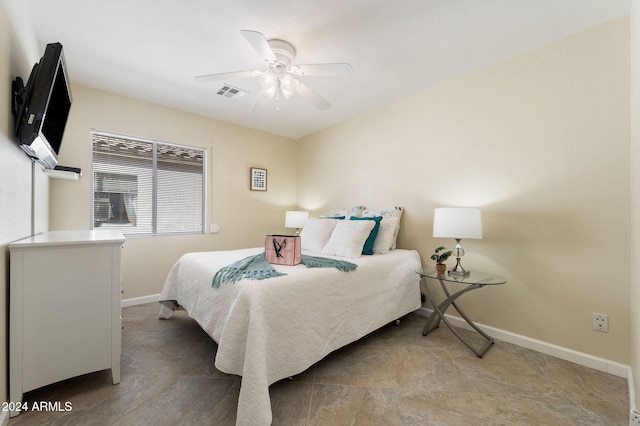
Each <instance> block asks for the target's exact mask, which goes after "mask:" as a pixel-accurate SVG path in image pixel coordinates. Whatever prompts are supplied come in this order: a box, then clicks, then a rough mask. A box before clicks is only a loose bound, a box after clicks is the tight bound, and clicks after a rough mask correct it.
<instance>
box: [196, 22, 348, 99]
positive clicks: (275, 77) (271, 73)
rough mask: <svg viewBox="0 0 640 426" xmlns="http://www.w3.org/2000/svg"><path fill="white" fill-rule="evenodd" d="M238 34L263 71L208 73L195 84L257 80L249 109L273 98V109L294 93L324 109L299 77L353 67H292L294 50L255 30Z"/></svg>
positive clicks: (344, 71)
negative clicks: (259, 60) (257, 89)
mask: <svg viewBox="0 0 640 426" xmlns="http://www.w3.org/2000/svg"><path fill="white" fill-rule="evenodd" d="M240 33H241V34H242V35H243V36H244V38H245V39H246V40H247V41H248V42H249V44H251V46H252V47H253V48H254V49H255V50H256V51H257V52H258V54H259V55H260V56H261V57H262V58H263V59H264V61H265V63H266V69H262V70H247V71H234V72H226V73H221V74H208V75H200V76H197V77H196V80H197V81H200V82H209V81H219V80H226V79H234V78H247V77H254V78H256V77H257V78H258V83H259V84H260V89H261V90H260V94H259V95H258V96H257V97H256V99H255V101H254V102H253V104H252V105H251V110H253V109H254V108H255V107H256V106H257V105H259V104H262V103H265V102H268V101H269V100H270V99H275V101H276V108H277V110H278V111H279V110H280V107H279V105H278V103H279V101H280V97H281V96H282V97H284V98H285V99H291V98H292V97H293V96H295V95H296V94H298V95H300V96H301V97H303V98H304V99H306V100H307V101H309V102H310V103H311V104H313V105H315V106H316V107H317V108H318V109H321V110H325V109H327V108H329V107H330V106H331V103H329V101H327V100H326V99H325V98H323V97H322V96H320V95H319V94H318V93H317V92H315V91H314V90H313V89H311V88H310V87H309V86H307V85H306V84H304V83H303V82H302V81H300V80H299V79H298V78H297V77H299V76H318V75H319V76H344V75H349V74H351V73H353V68H352V67H351V65H349V64H345V63H335V64H333V63H329V64H305V65H302V64H294V60H295V58H296V50H295V49H294V48H293V46H292V45H291V44H289V43H287V42H286V41H284V40H277V39H273V40H267V38H266V37H265V36H264V35H263V34H262V33H260V32H258V31H250V30H242V31H240Z"/></svg>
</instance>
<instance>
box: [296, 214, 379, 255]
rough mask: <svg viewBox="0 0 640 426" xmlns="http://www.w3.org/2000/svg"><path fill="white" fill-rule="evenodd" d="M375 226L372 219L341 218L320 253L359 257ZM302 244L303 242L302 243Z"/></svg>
mask: <svg viewBox="0 0 640 426" xmlns="http://www.w3.org/2000/svg"><path fill="white" fill-rule="evenodd" d="M374 226H375V221H373V220H342V221H340V223H338V224H337V225H336V227H335V229H334V230H333V232H332V233H331V238H329V241H328V242H327V245H325V246H324V249H323V250H322V254H328V255H330V256H341V257H351V258H355V257H360V256H361V255H362V247H363V246H364V243H365V241H366V240H367V238H369V234H370V233H371V230H372V229H373V227H374ZM303 244H304V243H303ZM303 246H304V245H303Z"/></svg>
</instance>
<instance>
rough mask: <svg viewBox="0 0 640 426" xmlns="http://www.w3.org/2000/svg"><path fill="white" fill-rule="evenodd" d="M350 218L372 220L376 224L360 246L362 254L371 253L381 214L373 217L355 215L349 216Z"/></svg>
mask: <svg viewBox="0 0 640 426" xmlns="http://www.w3.org/2000/svg"><path fill="white" fill-rule="evenodd" d="M350 220H374V221H375V222H376V224H375V225H374V226H373V229H372V230H371V233H370V234H369V237H367V240H366V241H365V242H364V246H363V247H362V254H369V255H371V254H373V243H375V241H376V237H377V236H378V230H379V229H380V222H381V221H382V216H375V217H356V216H351V218H350Z"/></svg>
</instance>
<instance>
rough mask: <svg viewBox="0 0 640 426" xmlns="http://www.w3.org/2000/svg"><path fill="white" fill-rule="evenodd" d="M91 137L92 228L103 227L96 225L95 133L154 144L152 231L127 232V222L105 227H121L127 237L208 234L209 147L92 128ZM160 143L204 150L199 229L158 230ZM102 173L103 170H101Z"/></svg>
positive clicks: (180, 147)
mask: <svg viewBox="0 0 640 426" xmlns="http://www.w3.org/2000/svg"><path fill="white" fill-rule="evenodd" d="M90 133H91V138H90V143H91V183H90V188H89V190H90V191H91V197H90V198H91V201H90V203H91V204H90V210H91V217H90V223H89V225H90V229H92V230H95V229H100V228H102V226H98V227H96V226H95V194H96V192H95V184H96V170H95V167H94V161H95V158H94V155H95V151H94V143H95V138H94V136H95V135H100V136H104V137H109V138H117V139H123V140H126V141H132V142H140V143H149V144H152V145H153V148H152V153H153V157H152V185H151V192H152V194H151V198H152V202H151V206H152V211H151V232H136V233H130V234H127V232H126V228H127V227H128V226H127V225H125V224H115V223H114V224H108V225H107V226H105V228H112V229H120V230H121V231H122V233H123V234H124V235H126V236H127V238H139V237H153V236H170V235H201V234H206V219H207V204H208V203H207V193H208V190H207V188H208V185H207V182H208V178H207V176H208V149H207V148H205V147H200V146H193V145H183V144H177V143H172V142H164V141H158V140H155V139H149V138H141V137H136V136H128V135H122V134H118V133H111V132H105V131H100V130H96V129H91V132H90ZM158 144H160V145H164V146H170V147H175V148H179V149H188V150H196V151H200V152H202V212H201V216H202V220H201V228H200V230H199V231H182V232H158V197H157V195H158V194H157V193H158V158H157V156H158V149H157V146H158ZM100 173H102V172H100Z"/></svg>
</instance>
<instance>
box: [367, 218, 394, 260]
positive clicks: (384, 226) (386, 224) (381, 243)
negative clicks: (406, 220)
mask: <svg viewBox="0 0 640 426" xmlns="http://www.w3.org/2000/svg"><path fill="white" fill-rule="evenodd" d="M398 221H399V219H398V218H397V217H386V218H383V219H382V221H381V222H380V227H379V228H378V236H377V237H376V240H375V241H374V242H373V254H386V253H389V250H390V249H391V246H392V245H393V241H394V236H395V235H396V225H397V224H398Z"/></svg>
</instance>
